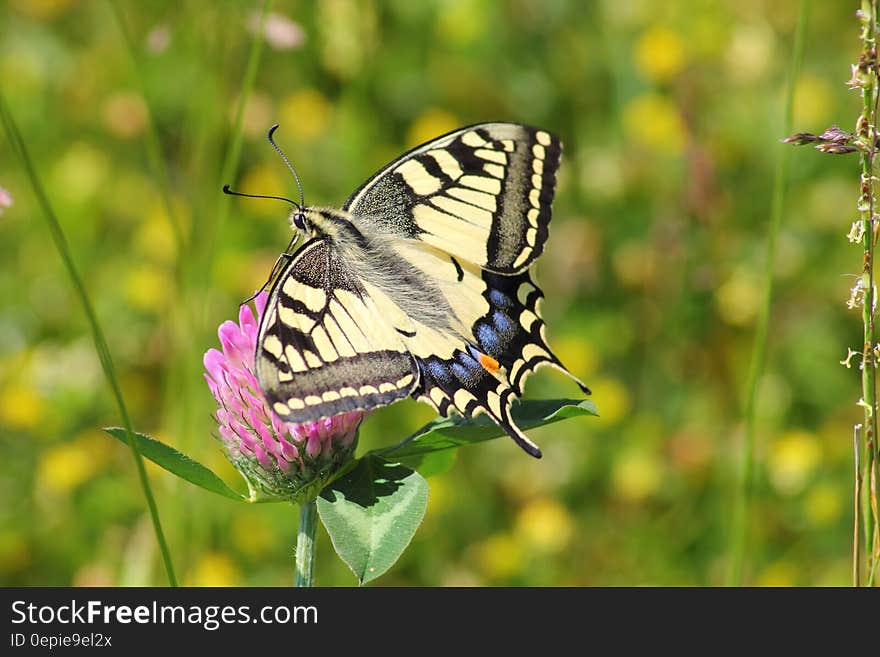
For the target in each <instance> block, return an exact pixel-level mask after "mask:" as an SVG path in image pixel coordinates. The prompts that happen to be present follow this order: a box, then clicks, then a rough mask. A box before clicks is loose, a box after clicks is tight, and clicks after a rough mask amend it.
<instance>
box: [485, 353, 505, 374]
mask: <svg viewBox="0 0 880 657" xmlns="http://www.w3.org/2000/svg"><path fill="white" fill-rule="evenodd" d="M480 365H482V366H483V368H484V369H486V370H488V371H489V372H492V373H493V374H494V373H495V372H497V371H498V370H500V369H501V364H500V363H499V362H498V361H497V360H495V359H494V358H492V357H491V356H487V355H486V354H480Z"/></svg>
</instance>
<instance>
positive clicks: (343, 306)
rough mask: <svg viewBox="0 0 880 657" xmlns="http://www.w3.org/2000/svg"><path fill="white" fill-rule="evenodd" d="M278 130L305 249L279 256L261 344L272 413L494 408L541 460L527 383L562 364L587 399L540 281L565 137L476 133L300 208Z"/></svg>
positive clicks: (482, 128) (259, 366)
mask: <svg viewBox="0 0 880 657" xmlns="http://www.w3.org/2000/svg"><path fill="white" fill-rule="evenodd" d="M275 128H277V126H274V127H273V128H272V130H270V131H269V141H270V143H271V144H272V146H273V147H274V148H275V149H276V150H277V151H278V152H279V154H281V156H282V157H283V158H284V160H285V162H286V163H287V165H288V167H289V168H290V170H291V172H293V174H294V176H295V177H296V180H297V184H298V185H299V189H300V203H296V202H294V201H291V200H290V199H284V200H287V201H288V202H290V203H292V204H293V207H292V208H291V211H290V215H289V220H290V223H291V226H292V227H293V229H294V231H295V235H294V240H292V241H291V247H292V245H293V244H294V243H295V241H296V239H297V236H300V237H302V238H303V239H304V243H303V244H302V246H301V247H300V248H299V249H298V250H296V252H294V253H292V254H289V255H288V254H287V253H286V254H285V257H284V258H283V259H282V260H279V262H280V263H283V268H282V269H281V271H280V273H279V274H278V275H277V277H275V279H274V280H275V283H274V286H273V287H272V289H271V292H270V294H269V299H268V303H267V306H266V310H265V312H264V314H263V318H262V321H261V324H260V328H259V333H258V338H257V349H256V376H257V379H258V381H259V384H260V387H261V388H262V391H263V393H264V395H265V397H266V399H267V401H268V402H269V404H270V406H271V407H272V409H273V410H274V411H275V413H277V414H278V416H279V417H280V418H281V419H283V420H285V421H287V422H291V423H297V424H301V423H306V422H313V421H317V420H319V419H322V418H326V417H330V416H333V415H337V414H339V413H344V412H347V411H353V410H366V409H372V408H375V407H378V406H384V405H387V404H391V403H393V402H396V401H398V400H401V399H404V398H406V397H413V398H415V399H418V400H420V401H424V402H427V403H428V404H430V405H432V406H433V407H434V408H436V410H437V411H438V412H439V413H440V414H441V415H443V416H444V417H445V416H448V415H449V413H450V412H453V411H454V412H458V413H460V414H462V415H464V416H468V417H473V416H474V415H477V414H481V413H485V414H487V415H488V416H489V417H490V418H491V419H492V420H494V421H495V422H496V423H497V424H498V425H499V426H500V427H501V428H502V429H504V431H505V432H506V433H507V434H508V435H510V437H511V438H513V440H514V441H516V442H517V444H519V445H520V446H521V447H522V448H523V449H524V450H525V451H526V452H528V453H529V454H531V455H532V456H535V457H540V456H541V450H540V449H539V448H538V446H537V445H536V444H535V443H533V442H532V441H531V440H529V438H528V437H527V436H526V435H525V434H524V433H523V432H522V430H521V429H520V428H519V427H518V426H517V425H516V424H515V422H514V421H513V419H512V417H511V405H512V403H513V402H514V401H515V399H516V398H518V397H519V396H520V395H521V394H522V390H523V385H524V383H525V381H526V378H527V377H528V376H529V375H530V374H531V373H532V372H534V371H535V370H536V369H538V368H539V367H542V366H551V367H554V368H556V369H558V370H560V371H562V372H564V373H565V374H567V375H568V376H569V377H571V378H572V379H573V380H574V381H575V382H576V383H577V384H578V386H580V388H581V389H582V390H583V392H584V393H585V394H589V392H590V391H589V389H588V388H587V386H586V385H584V384H583V383H582V382H581V381H580V380H579V379H577V378H576V377H575V376H574V375H572V374H571V373H570V372H569V371H568V370H567V369H566V368H565V367H564V366H563V365H562V363H561V362H560V361H559V359H558V358H557V357H556V356H555V355H554V354H553V352H552V351H551V350H550V347H549V346H548V345H547V341H546V337H545V327H544V321H543V320H542V318H541V313H540V302H541V300H542V298H543V293H542V292H541V290H540V288H538V286H537V285H536V284H535V282H534V280H533V279H532V276H531V273H530V267H531V266H532V264H533V263H534V262H535V260H536V259H537V258H538V256H539V255H541V252H542V251H543V249H544V245H545V242H546V241H547V236H548V226H549V223H550V213H551V204H552V201H553V196H554V191H555V188H556V171H557V169H558V168H559V162H560V158H561V154H562V144H561V142H560V141H559V139H558V138H557V137H556V136H555V135H553V134H551V133H550V132H547V131H545V130H540V129H537V128H533V127H529V126H526V125H521V124H517V123H480V124H477V125H471V126H467V127H464V128H461V129H459V130H455V131H454V132H450V133H448V134H445V135H442V136H440V137H437V138H436V139H433V140H432V141H429V142H427V143H425V144H423V145H421V146H418V147H416V148H414V149H412V150H410V151H409V152H407V153H405V154H403V155H401V156H400V157H398V158H397V159H395V160H394V161H392V162H391V163H390V164H388V165H386V166H385V167H384V168H382V169H380V170H379V171H378V172H377V173H375V174H374V175H373V176H372V177H371V178H369V179H368V180H367V181H366V182H365V183H363V184H362V185H361V186H360V187H359V188H358V189H357V190H356V191H355V192H354V194H352V195H351V197H350V198H349V199H348V200H347V201H346V202H345V204H344V205H343V206H342V208H341V209H332V208H322V207H310V206H306V205H305V203H304V200H303V195H302V185H301V184H300V182H299V177H298V176H296V172H295V171H294V170H293V167H292V166H290V163H289V161H288V160H287V158H286V156H284V153H283V152H282V151H281V149H279V148H278V147H277V146H276V144H275V142H274V141H273V139H272V132H273V131H274V130H275ZM224 191H226V192H227V193H233V194H235V193H236V192H231V191H230V190H229V189H228V186H227V187H225V188H224ZM242 195H243V194H242ZM291 247H288V250H287V251H288V252H289V251H290V248H291ZM285 260H286V262H285ZM276 270H277V265H276ZM270 280H272V277H271V276H270Z"/></svg>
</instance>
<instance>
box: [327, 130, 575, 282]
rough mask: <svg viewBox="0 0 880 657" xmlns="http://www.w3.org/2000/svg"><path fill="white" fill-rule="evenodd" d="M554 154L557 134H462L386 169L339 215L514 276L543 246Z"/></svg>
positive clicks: (559, 148) (556, 155) (557, 148)
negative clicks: (362, 221)
mask: <svg viewBox="0 0 880 657" xmlns="http://www.w3.org/2000/svg"><path fill="white" fill-rule="evenodd" d="M561 153H562V145H561V143H560V141H559V139H558V138H557V137H556V136H554V135H552V134H551V133H549V132H546V131H544V130H539V129H536V128H531V127H529V126H524V125H520V124H515V123H483V124H478V125H474V126H470V127H467V128H462V129H460V130H456V131H455V132H452V133H449V134H447V135H444V136H442V137H439V138H437V139H435V140H433V141H431V142H428V143H427V144H424V145H422V146H419V147H418V148H416V149H414V150H412V151H410V152H409V153H407V154H405V155H403V156H401V157H400V158H398V159H396V160H395V161H394V162H392V163H390V164H389V165H387V166H386V167H385V168H383V169H382V170H380V171H379V172H377V173H376V174H375V175H373V176H372V177H371V178H370V179H369V180H368V181H367V182H366V183H364V184H363V185H362V186H361V187H360V188H359V189H358V190H357V191H356V192H355V193H354V194H353V195H352V196H351V198H349V200H348V201H347V202H346V204H345V205H344V206H343V209H344V210H347V211H348V212H351V213H352V214H353V215H356V216H358V217H360V218H361V219H362V220H367V221H371V222H373V223H374V224H375V227H376V229H377V230H381V231H383V232H387V233H391V234H395V235H398V236H400V237H403V238H408V239H417V240H421V241H423V242H425V243H426V244H429V245H431V246H434V247H437V248H440V249H443V250H444V251H446V252H448V253H450V254H451V255H453V256H455V257H457V258H459V259H461V260H465V261H468V262H471V263H473V264H475V265H477V266H479V267H482V268H484V269H488V270H490V271H493V272H496V273H501V274H513V273H519V272H521V271H524V270H525V269H526V268H527V267H528V266H529V265H530V264H531V263H532V262H533V261H534V260H535V258H537V257H538V256H539V255H540V254H541V252H542V250H543V248H544V243H545V242H546V240H547V235H548V226H549V223H550V206H551V203H552V201H553V195H554V192H555V188H556V171H557V169H558V168H559V161H560V157H561Z"/></svg>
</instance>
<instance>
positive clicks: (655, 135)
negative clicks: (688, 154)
mask: <svg viewBox="0 0 880 657" xmlns="http://www.w3.org/2000/svg"><path fill="white" fill-rule="evenodd" d="M622 123H623V129H624V132H625V134H626V136H627V139H628V140H629V141H630V142H631V143H632V144H633V145H634V146H635V147H637V148H639V149H642V148H649V149H653V150H655V151H657V152H659V153H666V154H670V155H678V154H679V153H681V151H682V149H683V148H684V142H685V128H684V123H683V121H682V118H681V114H680V113H679V111H678V108H677V107H676V106H675V105H674V104H673V103H672V101H671V100H669V98H667V97H666V96H662V95H660V94H656V93H647V94H643V95H641V96H637V97H636V98H633V99H632V100H631V101H630V102H629V103H627V104H626V106H625V107H624V108H623V117H622Z"/></svg>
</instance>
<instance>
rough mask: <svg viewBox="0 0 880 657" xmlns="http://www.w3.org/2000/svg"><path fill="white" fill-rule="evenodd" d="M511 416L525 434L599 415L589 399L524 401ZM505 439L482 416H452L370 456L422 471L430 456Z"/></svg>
mask: <svg viewBox="0 0 880 657" xmlns="http://www.w3.org/2000/svg"><path fill="white" fill-rule="evenodd" d="M511 414H512V415H513V420H514V422H516V424H517V426H519V427H520V428H521V429H522V430H523V431H527V430H529V429H534V428H535V427H540V426H543V425H545V424H552V423H553V422H558V421H560V420H564V419H567V418H570V417H579V416H582V415H599V413H598V412H597V411H596V405H595V404H594V403H593V402H592V401H590V400H589V399H584V400H581V401H576V400H573V399H541V400H528V401H522V402H519V403H518V404H515V405H514V406H513V408H512V409H511ZM504 435H507V434H505V433H504V430H503V429H502V428H501V427H499V426H498V425H497V424H495V423H494V422H493V421H492V420H491V419H490V418H488V417H487V416H485V415H478V416H477V417H475V418H466V417H462V416H460V415H452V416H450V417H448V418H439V417H438V418H437V419H436V420H433V421H432V422H429V423H428V424H426V425H425V426H423V427H422V428H421V429H419V430H418V431H416V432H415V433H414V434H413V435H411V436H410V437H409V438H407V439H406V440H404V441H403V442H400V443H398V444H397V445H393V446H391V447H384V448H381V449H376V450H372V451H371V452H369V453H368V454H375V455H377V456H381V457H382V458H387V459H391V460H395V461H398V460H403V459H405V460H406V463H407V464H408V465H410V466H411V467H414V468H417V469H418V470H419V471H421V466H422V464H423V463H425V464H427V461H426V460H425V458H426V455H428V454H431V453H433V452H438V451H441V450H447V449H454V448H456V447H461V446H462V445H470V444H473V443H478V442H482V441H484V440H492V439H494V438H498V437H499V436H504ZM450 465H451V462H450ZM436 467H437V464H436V462H435V461H433V460H432V461H431V468H432V472H431V474H436V472H437V470H436Z"/></svg>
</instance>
